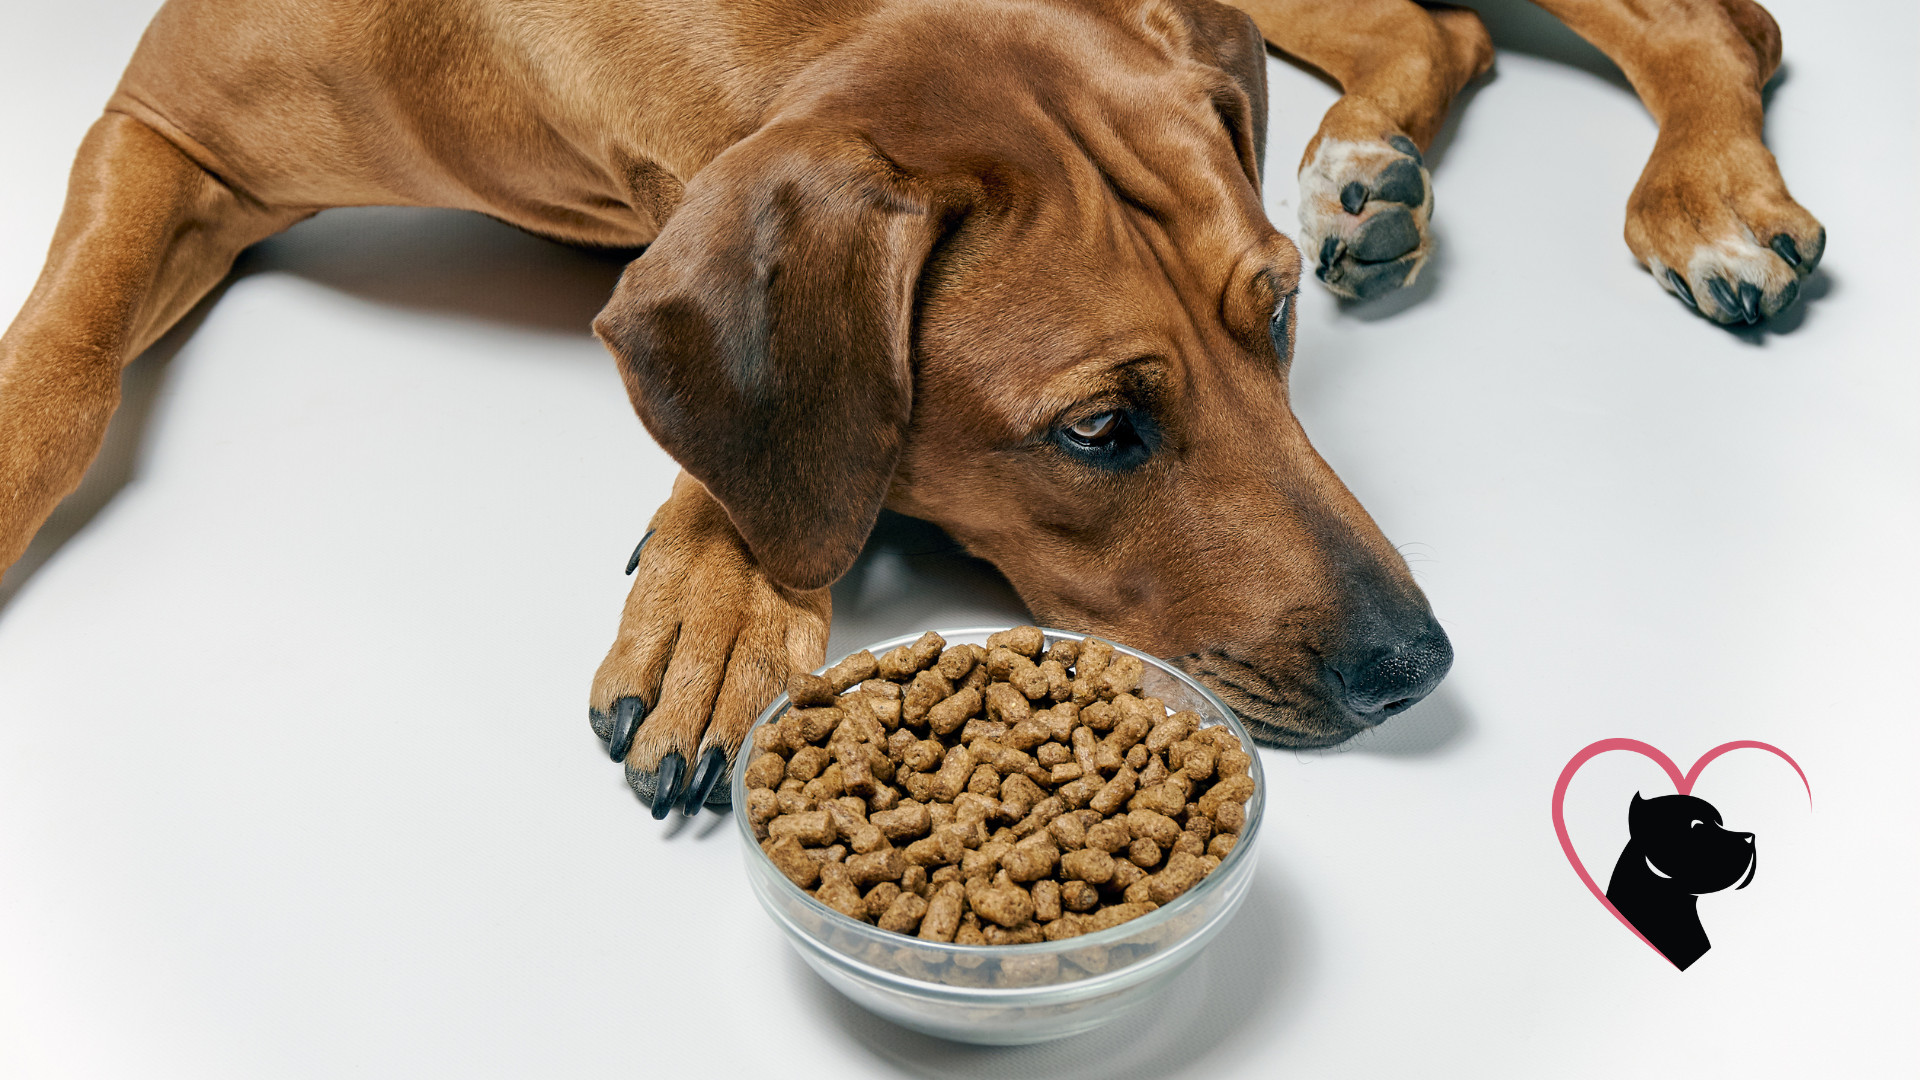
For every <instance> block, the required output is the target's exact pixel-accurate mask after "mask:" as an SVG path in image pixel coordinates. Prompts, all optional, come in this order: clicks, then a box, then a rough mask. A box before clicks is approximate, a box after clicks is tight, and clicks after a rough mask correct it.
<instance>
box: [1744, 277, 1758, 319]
mask: <svg viewBox="0 0 1920 1080" xmlns="http://www.w3.org/2000/svg"><path fill="white" fill-rule="evenodd" d="M1740 315H1741V317H1742V318H1744V319H1746V320H1747V325H1748V326H1752V325H1753V324H1754V323H1757V322H1759V321H1760V286H1758V285H1755V284H1754V283H1753V282H1751V281H1743V282H1741V283H1740Z"/></svg>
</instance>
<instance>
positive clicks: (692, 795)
mask: <svg viewBox="0 0 1920 1080" xmlns="http://www.w3.org/2000/svg"><path fill="white" fill-rule="evenodd" d="M726 771H727V752H726V751H725V750H724V749H722V748H721V747H718V746H709V747H707V752H706V753H704V754H702V755H700V764H698V765H696V766H694V769H693V779H691V780H689V781H687V797H686V798H685V799H683V800H682V801H681V803H680V812H681V813H683V814H685V815H687V816H688V817H692V816H694V815H695V814H698V813H699V812H700V808H701V807H703V806H705V805H707V796H709V795H711V794H713V787H714V785H715V784H718V783H719V782H720V777H721V776H722V775H723V774H725V773H726Z"/></svg>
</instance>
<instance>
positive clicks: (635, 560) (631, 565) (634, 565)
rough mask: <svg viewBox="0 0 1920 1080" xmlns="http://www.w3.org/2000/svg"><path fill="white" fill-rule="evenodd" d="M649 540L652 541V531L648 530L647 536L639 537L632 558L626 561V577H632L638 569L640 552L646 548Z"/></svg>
mask: <svg viewBox="0 0 1920 1080" xmlns="http://www.w3.org/2000/svg"><path fill="white" fill-rule="evenodd" d="M651 539H653V530H652V529H648V530H647V535H645V536H643V537H641V538H640V543H638V544H636V545H635V546H634V549H633V556H632V557H631V558H629V559H628V560H627V576H628V577H632V576H633V572H634V571H635V570H638V569H640V552H641V551H643V550H645V548H646V546H647V541H649V540H651Z"/></svg>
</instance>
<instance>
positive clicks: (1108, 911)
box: [1087, 903, 1158, 934]
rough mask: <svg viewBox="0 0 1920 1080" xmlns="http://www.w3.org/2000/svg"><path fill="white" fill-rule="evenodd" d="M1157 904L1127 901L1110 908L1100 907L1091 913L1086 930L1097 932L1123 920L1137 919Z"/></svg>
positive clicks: (1111, 927)
mask: <svg viewBox="0 0 1920 1080" xmlns="http://www.w3.org/2000/svg"><path fill="white" fill-rule="evenodd" d="M1157 906H1158V905H1157V904H1138V903H1129V904H1116V905H1115V906H1113V907H1110V908H1102V909H1101V910H1099V911H1096V912H1094V913H1093V915H1092V916H1091V917H1090V923H1091V925H1090V926H1089V928H1088V930H1087V932H1088V933H1090V934H1091V933H1098V932H1099V931H1101V930H1111V929H1113V928H1114V927H1116V926H1119V925H1120V924H1121V923H1123V922H1128V921H1130V920H1133V919H1137V918H1139V917H1140V916H1142V915H1145V914H1147V913H1148V912H1150V911H1153V910H1154V909H1155V908H1156V907H1157Z"/></svg>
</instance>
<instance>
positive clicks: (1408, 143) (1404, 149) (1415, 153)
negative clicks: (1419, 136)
mask: <svg viewBox="0 0 1920 1080" xmlns="http://www.w3.org/2000/svg"><path fill="white" fill-rule="evenodd" d="M1387 145H1388V146H1391V147H1393V148H1394V149H1395V150H1398V151H1400V152H1401V153H1403V154H1405V155H1407V156H1408V157H1410V158H1412V159H1413V163H1414V164H1415V165H1423V164H1425V162H1423V161H1422V160H1421V159H1420V148H1419V147H1417V146H1415V145H1413V140H1412V139H1409V138H1407V137H1406V136H1405V135H1389V136H1387Z"/></svg>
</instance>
